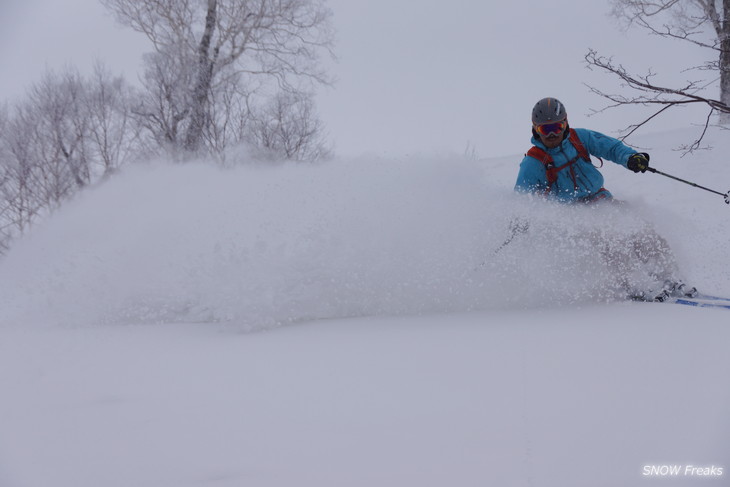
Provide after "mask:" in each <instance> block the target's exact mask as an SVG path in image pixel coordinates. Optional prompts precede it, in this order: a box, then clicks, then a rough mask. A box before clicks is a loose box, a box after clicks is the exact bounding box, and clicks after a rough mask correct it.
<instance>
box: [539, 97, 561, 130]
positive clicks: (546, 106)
mask: <svg viewBox="0 0 730 487" xmlns="http://www.w3.org/2000/svg"><path fill="white" fill-rule="evenodd" d="M566 118H568V114H567V113H565V106H564V105H563V104H562V103H560V101H559V100H558V99H556V98H543V99H542V100H540V101H539V102H537V103H536V104H535V107H534V108H533V109H532V124H533V125H542V124H544V123H550V122H560V121H563V120H565V119H566Z"/></svg>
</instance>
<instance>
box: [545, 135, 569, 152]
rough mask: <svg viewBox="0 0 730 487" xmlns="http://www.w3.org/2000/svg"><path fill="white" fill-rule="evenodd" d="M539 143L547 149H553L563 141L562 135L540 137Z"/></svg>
mask: <svg viewBox="0 0 730 487" xmlns="http://www.w3.org/2000/svg"><path fill="white" fill-rule="evenodd" d="M540 141H541V142H542V143H543V144H545V147H547V148H548V149H554V148H555V147H557V146H559V145H560V143H561V142H562V141H563V134H560V135H557V134H550V135H542V134H541V135H540Z"/></svg>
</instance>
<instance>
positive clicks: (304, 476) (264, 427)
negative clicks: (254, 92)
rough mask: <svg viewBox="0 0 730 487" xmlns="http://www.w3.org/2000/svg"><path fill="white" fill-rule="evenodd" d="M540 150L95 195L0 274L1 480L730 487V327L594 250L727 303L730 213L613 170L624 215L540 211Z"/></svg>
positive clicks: (271, 170) (609, 175)
mask: <svg viewBox="0 0 730 487" xmlns="http://www.w3.org/2000/svg"><path fill="white" fill-rule="evenodd" d="M681 136H685V137H686V136H687V134H686V133H672V134H659V135H656V136H652V137H646V138H645V139H643V140H641V141H639V143H640V145H641V146H642V147H649V148H651V149H649V152H650V153H651V154H652V165H653V166H655V167H657V168H658V169H660V170H663V171H665V172H668V173H670V174H675V175H677V176H679V177H683V178H686V179H689V180H692V181H695V182H697V183H700V184H704V185H706V186H709V187H711V188H714V189H717V190H719V191H722V192H725V191H727V190H729V189H730V169H728V166H727V164H726V162H725V161H724V160H723V157H722V156H721V155H722V154H727V153H730V143H728V142H726V141H724V140H723V138H726V137H725V134H724V133H722V132H719V133H712V134H710V136H709V137H710V138H709V142H710V143H712V144H713V146H714V150H713V151H706V152H700V153H698V154H697V155H694V156H687V157H685V158H680V153H677V152H673V151H671V150H669V148H671V147H673V146H675V145H676V143H677V142H676V141H677V139H678V138H679V137H681ZM526 148H527V147H525V149H526ZM520 160H521V156H519V155H516V156H514V157H512V158H499V159H481V160H471V159H465V158H463V157H458V156H455V157H448V156H442V157H433V156H425V157H421V156H412V157H410V158H407V159H402V160H383V159H377V158H370V157H362V158H359V159H351V160H336V161H332V162H328V163H326V164H320V165H316V166H309V165H287V164H282V165H276V166H257V165H244V166H241V167H238V168H235V169H227V170H223V169H217V168H215V167H213V166H211V165H206V164H202V163H201V164H189V165H182V166H180V165H170V164H165V163H154V164H152V163H151V164H148V165H143V166H138V167H134V168H128V169H127V170H126V171H125V172H124V173H123V174H121V175H119V176H117V177H115V178H114V179H112V180H111V181H109V182H107V183H105V184H103V185H101V186H99V187H97V188H93V189H91V190H89V191H87V192H85V193H84V194H82V195H80V196H79V197H78V198H77V199H76V200H75V201H73V202H71V203H69V204H68V205H67V206H65V207H64V208H63V209H61V210H60V211H58V212H57V213H56V214H54V215H53V216H51V217H50V218H48V219H47V220H46V221H44V222H42V223H41V224H39V225H38V226H36V228H35V229H34V230H33V231H32V232H31V233H30V234H29V235H27V236H26V237H25V238H24V239H23V240H21V241H19V242H16V244H15V246H14V248H13V249H12V251H11V252H10V253H9V254H8V255H7V256H6V257H5V258H4V259H3V260H2V261H0V388H1V389H0V390H1V391H2V400H1V401H0V486H3V487H5V486H9V487H46V486H52V487H86V486H89V487H91V486H94V487H97V486H104V487H107V486H120V487H122V486H124V487H126V486H135V487H136V486H140V487H144V486H155V487H158V486H186V485H191V486H192V485H215V486H294V485H296V486H299V485H302V486H375V485H377V486H405V485H413V486H443V485H459V486H485V485H500V486H530V487H532V486H549V487H553V486H555V487H564V486H585V485H592V486H616V485H643V484H646V485H711V486H715V485H717V486H720V485H726V484H727V481H728V480H727V479H728V476H730V471H728V469H730V419H729V418H728V413H727V411H729V410H730V387H728V386H727V384H728V377H730V354H728V352H727V348H728V347H727V344H728V343H730V312H728V311H726V310H712V309H696V308H691V307H684V306H679V305H668V304H667V305H663V304H650V303H634V302H626V301H625V300H623V299H621V297H622V296H621V293H620V290H618V289H616V287H615V286H614V285H613V282H612V280H611V278H610V275H609V274H610V273H609V272H608V270H607V269H606V268H605V264H604V260H603V259H602V258H601V254H600V252H598V251H596V249H595V245H596V242H603V243H605V242H609V243H611V245H615V246H620V245H621V243H622V242H623V241H624V240H625V239H627V238H629V237H631V236H632V235H634V234H635V233H636V232H637V231H640V230H641V229H645V228H647V222H650V225H651V227H652V228H653V229H654V231H656V232H657V233H659V234H660V235H662V236H663V237H664V238H665V239H666V240H667V241H668V242H669V244H670V245H671V246H672V248H673V250H674V253H675V254H676V258H677V263H678V265H679V268H680V271H681V273H682V276H683V277H684V278H685V279H686V280H687V281H689V282H690V283H691V284H694V285H696V286H697V287H698V288H700V289H701V290H702V291H705V292H708V293H713V294H724V295H730V274H729V273H728V271H729V270H730V263H729V262H728V259H727V255H728V251H729V250H730V208H729V207H728V206H727V205H725V204H724V203H723V201H722V198H721V197H720V196H717V195H713V194H710V193H707V192H704V191H701V190H698V189H696V188H691V187H689V186H687V185H683V184H681V183H678V182H675V181H672V180H670V179H667V178H663V177H661V176H659V175H654V174H633V173H631V172H629V171H627V170H625V169H623V168H621V167H619V166H616V165H614V164H612V163H610V162H608V161H607V162H606V164H605V166H604V168H603V170H602V171H603V174H604V176H605V177H606V187H608V188H609V189H610V190H611V191H612V192H613V193H614V195H615V196H616V197H618V198H620V199H622V200H624V201H626V204H625V205H621V206H594V207H565V206H556V205H551V204H545V203H544V202H540V201H534V200H531V199H530V198H525V197H519V196H516V195H514V194H513V192H512V185H513V184H514V179H515V176H516V172H517V167H518V164H519V161H520ZM515 221H520V222H528V223H529V229H528V230H527V232H525V233H520V234H519V235H517V236H516V237H515V238H514V239H512V240H511V241H510V242H509V244H507V245H505V246H503V247H502V244H503V243H504V242H505V241H506V240H507V239H508V237H509V236H510V225H511V224H514V222H515ZM500 247H501V249H500V250H499V251H498V252H496V253H495V249H498V248H500ZM659 465H680V466H682V468H683V470H682V472H681V473H682V474H680V475H677V476H671V477H670V476H667V477H662V476H660V475H657V476H651V477H650V476H645V475H643V473H644V472H645V470H644V467H646V466H659ZM687 466H698V467H703V468H704V467H712V466H714V467H716V468H721V469H722V471H723V474H722V475H719V476H718V475H715V476H708V477H699V476H697V475H689V474H684V473H685V471H690V472H694V471H693V470H686V467H687Z"/></svg>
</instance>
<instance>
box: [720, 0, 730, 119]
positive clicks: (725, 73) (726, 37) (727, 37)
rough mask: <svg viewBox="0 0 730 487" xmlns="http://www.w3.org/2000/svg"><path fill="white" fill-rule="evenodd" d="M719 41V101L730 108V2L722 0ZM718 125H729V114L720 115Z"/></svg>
mask: <svg viewBox="0 0 730 487" xmlns="http://www.w3.org/2000/svg"><path fill="white" fill-rule="evenodd" d="M721 25H722V31H721V32H718V38H719V41H720V101H721V102H723V103H724V104H725V106H727V107H730V0H722V24H721ZM720 123H721V124H723V125H730V113H727V112H724V113H721V114H720Z"/></svg>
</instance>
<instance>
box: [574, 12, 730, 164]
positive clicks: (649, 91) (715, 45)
mask: <svg viewBox="0 0 730 487" xmlns="http://www.w3.org/2000/svg"><path fill="white" fill-rule="evenodd" d="M613 14H614V15H615V16H616V17H618V18H621V19H623V20H625V21H627V22H628V23H629V25H631V24H635V25H639V26H640V27H642V28H644V29H646V30H648V31H649V32H651V33H652V34H654V35H657V36H661V37H664V38H667V39H673V40H681V41H685V42H690V43H692V44H695V45H697V46H701V47H703V48H706V49H708V50H710V51H711V52H713V53H714V60H713V61H710V62H707V63H705V64H702V65H699V66H694V67H693V66H689V67H687V66H685V67H683V68H682V71H691V70H698V71H702V72H710V73H715V76H713V79H710V80H709V81H708V80H700V79H695V80H688V81H687V82H686V83H684V84H683V85H682V86H673V87H672V86H662V85H658V84H656V83H655V82H654V79H655V76H656V73H654V72H653V71H652V70H649V71H647V72H646V73H645V74H634V73H630V72H629V71H627V70H626V69H625V68H624V67H623V66H622V65H621V64H620V63H616V62H615V61H614V60H613V59H611V58H607V57H604V56H601V55H599V54H598V53H597V52H596V51H594V50H590V51H589V52H588V54H586V57H585V59H586V62H587V63H588V66H589V67H596V68H599V69H601V70H604V71H607V72H609V73H611V74H613V75H615V76H617V77H618V78H619V79H620V80H621V82H622V85H623V86H625V87H628V88H631V90H632V91H631V94H630V95H615V94H609V93H606V92H605V91H602V90H599V89H597V88H594V87H591V89H592V90H593V91H594V92H595V93H597V94H599V95H601V96H602V97H604V98H606V99H608V100H609V101H610V102H611V105H609V106H608V107H606V108H613V107H617V106H622V105H644V106H654V107H656V110H654V111H653V113H652V114H651V115H650V116H649V117H648V118H646V119H645V120H643V121H641V122H639V123H637V124H634V125H631V126H629V127H628V133H627V134H626V135H624V137H627V136H628V135H630V134H631V133H633V132H634V131H635V130H637V129H638V128H640V127H642V126H643V125H645V124H647V123H648V122H650V121H651V120H652V119H654V118H655V117H656V116H658V115H659V114H661V113H663V112H664V111H666V110H668V109H670V108H672V107H677V106H684V105H689V104H695V105H696V104H703V105H705V106H706V107H707V109H708V112H707V118H706V120H704V129H703V130H702V133H701V134H700V135H699V137H698V138H697V140H695V142H694V143H693V144H691V145H689V146H686V147H685V149H686V150H688V151H691V150H693V149H696V148H698V147H699V145H700V142H701V141H702V138H703V136H704V133H705V132H706V130H707V127H708V126H709V124H710V123H711V119H712V115H713V114H715V113H718V114H719V115H720V122H721V123H730V0H613ZM726 19H727V20H726ZM718 81H719V85H720V93H719V99H716V98H715V97H712V96H707V95H705V94H704V93H705V92H706V91H707V89H708V87H710V86H713V85H715V83H717V82H718ZM604 110H605V109H604Z"/></svg>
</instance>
